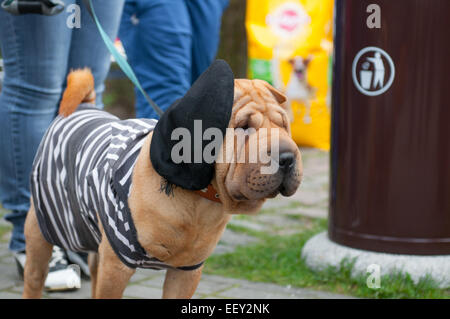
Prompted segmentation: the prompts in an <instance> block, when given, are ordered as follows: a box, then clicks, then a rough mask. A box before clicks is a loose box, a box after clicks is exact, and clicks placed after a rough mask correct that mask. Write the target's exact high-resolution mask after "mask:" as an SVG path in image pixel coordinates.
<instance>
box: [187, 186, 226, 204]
mask: <svg viewBox="0 0 450 319" xmlns="http://www.w3.org/2000/svg"><path fill="white" fill-rule="evenodd" d="M194 192H195V193H197V194H198V195H200V196H201V197H203V198H206V199H209V200H211V201H213V202H216V203H222V201H221V200H220V198H219V193H217V191H216V189H215V188H214V186H212V185H211V184H209V185H208V187H205V188H203V189H201V190H199V191H194Z"/></svg>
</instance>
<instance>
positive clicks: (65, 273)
mask: <svg viewBox="0 0 450 319" xmlns="http://www.w3.org/2000/svg"><path fill="white" fill-rule="evenodd" d="M80 286H81V278H80V273H79V271H77V270H76V269H75V267H73V266H72V265H69V262H68V259H67V255H66V253H65V252H64V250H63V249H61V248H60V247H58V246H53V253H52V258H51V259H50V262H49V271H48V275H47V279H46V280H45V284H44V289H45V290H46V291H67V290H74V289H78V288H80Z"/></svg>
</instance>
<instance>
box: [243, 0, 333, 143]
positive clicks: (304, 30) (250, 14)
mask: <svg viewBox="0 0 450 319" xmlns="http://www.w3.org/2000/svg"><path fill="white" fill-rule="evenodd" d="M333 6H334V1H333V0H247V16H246V28H247V36H248V43H249V44H248V46H249V47H248V54H249V63H248V73H249V78H257V79H262V80H266V81H267V82H269V83H270V84H272V85H273V86H274V87H276V88H277V89H279V90H280V91H282V92H283V93H284V94H286V95H287V97H288V100H289V101H288V103H289V105H290V110H291V111H292V112H291V114H290V117H291V121H292V123H291V128H292V137H293V138H294V140H295V142H296V143H297V144H298V145H302V146H311V147H316V148H320V149H323V150H329V148H330V118H331V114H330V113H331V112H330V102H331V101H330V100H331V98H330V96H331V54H332V49H333V42H332V34H333V30H332V25H333Z"/></svg>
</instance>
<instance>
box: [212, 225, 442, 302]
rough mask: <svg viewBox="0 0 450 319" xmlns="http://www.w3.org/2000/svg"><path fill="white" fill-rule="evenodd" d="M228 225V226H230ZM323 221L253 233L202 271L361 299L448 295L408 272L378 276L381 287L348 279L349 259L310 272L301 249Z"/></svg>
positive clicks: (237, 227) (364, 281)
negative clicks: (251, 240) (284, 231)
mask: <svg viewBox="0 0 450 319" xmlns="http://www.w3.org/2000/svg"><path fill="white" fill-rule="evenodd" d="M230 226H231V225H229V226H228V227H230ZM326 227H327V221H326V220H323V219H317V220H314V221H313V225H312V227H311V228H310V229H308V230H305V231H304V232H302V233H300V234H296V235H292V236H269V235H266V234H265V233H263V232H256V233H257V234H252V235H256V236H255V237H258V238H260V239H263V240H262V241H261V242H260V243H257V244H254V245H250V246H240V247H237V248H236V250H235V251H234V252H232V253H228V254H223V255H215V256H211V257H210V258H208V260H207V262H206V264H205V269H204V272H205V273H208V274H215V275H221V276H226V277H234V278H242V279H247V280H251V281H260V282H270V283H276V284H279V285H284V286H286V285H291V286H295V287H303V288H312V289H316V290H323V291H330V292H335V293H341V294H347V295H353V296H357V297H363V298H433V299H434V298H450V289H446V290H443V289H439V288H438V287H437V285H436V283H435V282H433V281H432V280H431V279H429V278H424V279H422V280H421V281H420V282H419V283H418V284H417V285H415V284H414V282H413V281H412V279H411V278H410V276H409V275H407V274H406V275H405V274H393V275H389V276H384V277H382V278H381V288H379V289H370V288H368V287H367V285H366V278H365V277H364V276H360V277H358V278H352V277H351V273H352V267H353V263H352V262H351V261H343V263H342V264H341V267H340V269H335V268H332V267H330V268H329V269H326V270H324V271H321V272H313V271H311V270H310V269H309V268H308V267H307V266H306V265H305V263H304V261H303V260H302V259H301V249H302V247H303V245H304V244H305V242H306V241H307V240H308V239H309V238H310V237H311V236H313V235H314V234H316V233H318V232H320V231H323V230H325V229H326ZM230 228H233V229H232V230H234V231H240V232H246V233H250V232H251V233H253V232H254V231H252V230H248V229H245V227H240V226H231V227H230Z"/></svg>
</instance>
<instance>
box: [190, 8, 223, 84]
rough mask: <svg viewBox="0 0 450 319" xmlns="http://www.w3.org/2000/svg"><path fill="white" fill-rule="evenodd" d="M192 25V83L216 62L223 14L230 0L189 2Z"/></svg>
mask: <svg viewBox="0 0 450 319" xmlns="http://www.w3.org/2000/svg"><path fill="white" fill-rule="evenodd" d="M186 5H187V7H188V10H189V16H190V20H191V24H192V82H194V81H195V80H196V79H197V78H198V77H199V76H200V74H202V73H203V72H204V71H205V70H206V69H207V68H208V67H209V66H210V64H211V63H212V61H213V60H214V58H215V56H216V54H217V49H218V46H219V41H220V26H221V23H222V14H223V12H224V11H225V9H226V8H227V6H228V0H187V1H186Z"/></svg>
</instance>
